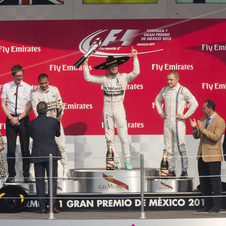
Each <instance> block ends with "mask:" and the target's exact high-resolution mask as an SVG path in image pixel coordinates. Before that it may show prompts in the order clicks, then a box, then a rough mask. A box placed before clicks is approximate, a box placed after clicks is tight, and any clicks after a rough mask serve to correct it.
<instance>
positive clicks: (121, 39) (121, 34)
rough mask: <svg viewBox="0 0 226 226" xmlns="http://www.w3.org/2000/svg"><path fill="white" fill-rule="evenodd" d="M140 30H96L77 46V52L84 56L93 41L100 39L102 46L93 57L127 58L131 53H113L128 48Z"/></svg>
mask: <svg viewBox="0 0 226 226" xmlns="http://www.w3.org/2000/svg"><path fill="white" fill-rule="evenodd" d="M139 32H140V30H138V29H127V30H124V29H111V30H109V29H105V30H102V29H100V30H98V31H95V32H93V33H92V34H90V35H88V36H86V37H85V38H84V39H83V40H82V41H81V42H80V44H79V50H80V51H81V52H82V53H83V54H85V53H86V52H87V51H88V49H89V47H90V46H91V44H92V42H93V40H94V39H96V38H98V37H101V39H102V44H101V48H100V49H99V50H98V51H96V52H95V53H94V54H93V56H95V57H104V58H106V57H107V56H109V55H114V56H128V55H131V52H124V53H123V52H120V53H115V51H119V50H120V49H121V47H125V46H130V45H131V44H132V43H133V41H134V39H135V38H136V37H137V36H139V35H140V34H139ZM114 43H115V46H116V47H115V46H112V47H109V46H108V45H109V44H111V45H113V44H114ZM162 50H163V49H158V50H152V51H146V52H139V54H146V53H151V52H158V51H162Z"/></svg>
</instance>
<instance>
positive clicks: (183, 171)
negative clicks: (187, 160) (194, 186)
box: [180, 170, 188, 179]
mask: <svg viewBox="0 0 226 226" xmlns="http://www.w3.org/2000/svg"><path fill="white" fill-rule="evenodd" d="M186 178H188V173H187V170H182V172H181V175H180V179H186Z"/></svg>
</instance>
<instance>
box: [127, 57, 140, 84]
mask: <svg viewBox="0 0 226 226" xmlns="http://www.w3.org/2000/svg"><path fill="white" fill-rule="evenodd" d="M139 74H140V63H139V60H138V58H137V57H135V58H134V60H133V71H132V72H130V73H129V74H128V76H127V78H128V81H127V82H131V81H133V80H134V79H135V78H136V77H137V76H138V75H139Z"/></svg>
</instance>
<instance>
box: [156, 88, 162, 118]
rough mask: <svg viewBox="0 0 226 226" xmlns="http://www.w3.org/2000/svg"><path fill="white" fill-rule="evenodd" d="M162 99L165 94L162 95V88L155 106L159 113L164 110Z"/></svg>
mask: <svg viewBox="0 0 226 226" xmlns="http://www.w3.org/2000/svg"><path fill="white" fill-rule="evenodd" d="M162 100H163V95H162V90H161V91H160V92H159V94H158V95H157V97H156V98H155V106H156V109H157V111H158V113H159V114H161V113H162V112H163V109H162Z"/></svg>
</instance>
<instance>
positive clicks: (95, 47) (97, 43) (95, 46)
mask: <svg viewBox="0 0 226 226" xmlns="http://www.w3.org/2000/svg"><path fill="white" fill-rule="evenodd" d="M100 47H101V39H100V38H97V39H95V41H94V42H93V43H92V45H91V46H90V48H89V49H88V51H87V52H86V54H85V55H84V56H83V57H82V58H80V59H79V60H78V61H77V62H76V63H75V64H74V65H75V66H76V67H77V68H79V67H80V66H81V64H82V63H83V62H84V61H85V59H86V58H87V57H88V56H91V55H92V54H93V53H94V52H95V51H96V50H98V49H99V48H100Z"/></svg>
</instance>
